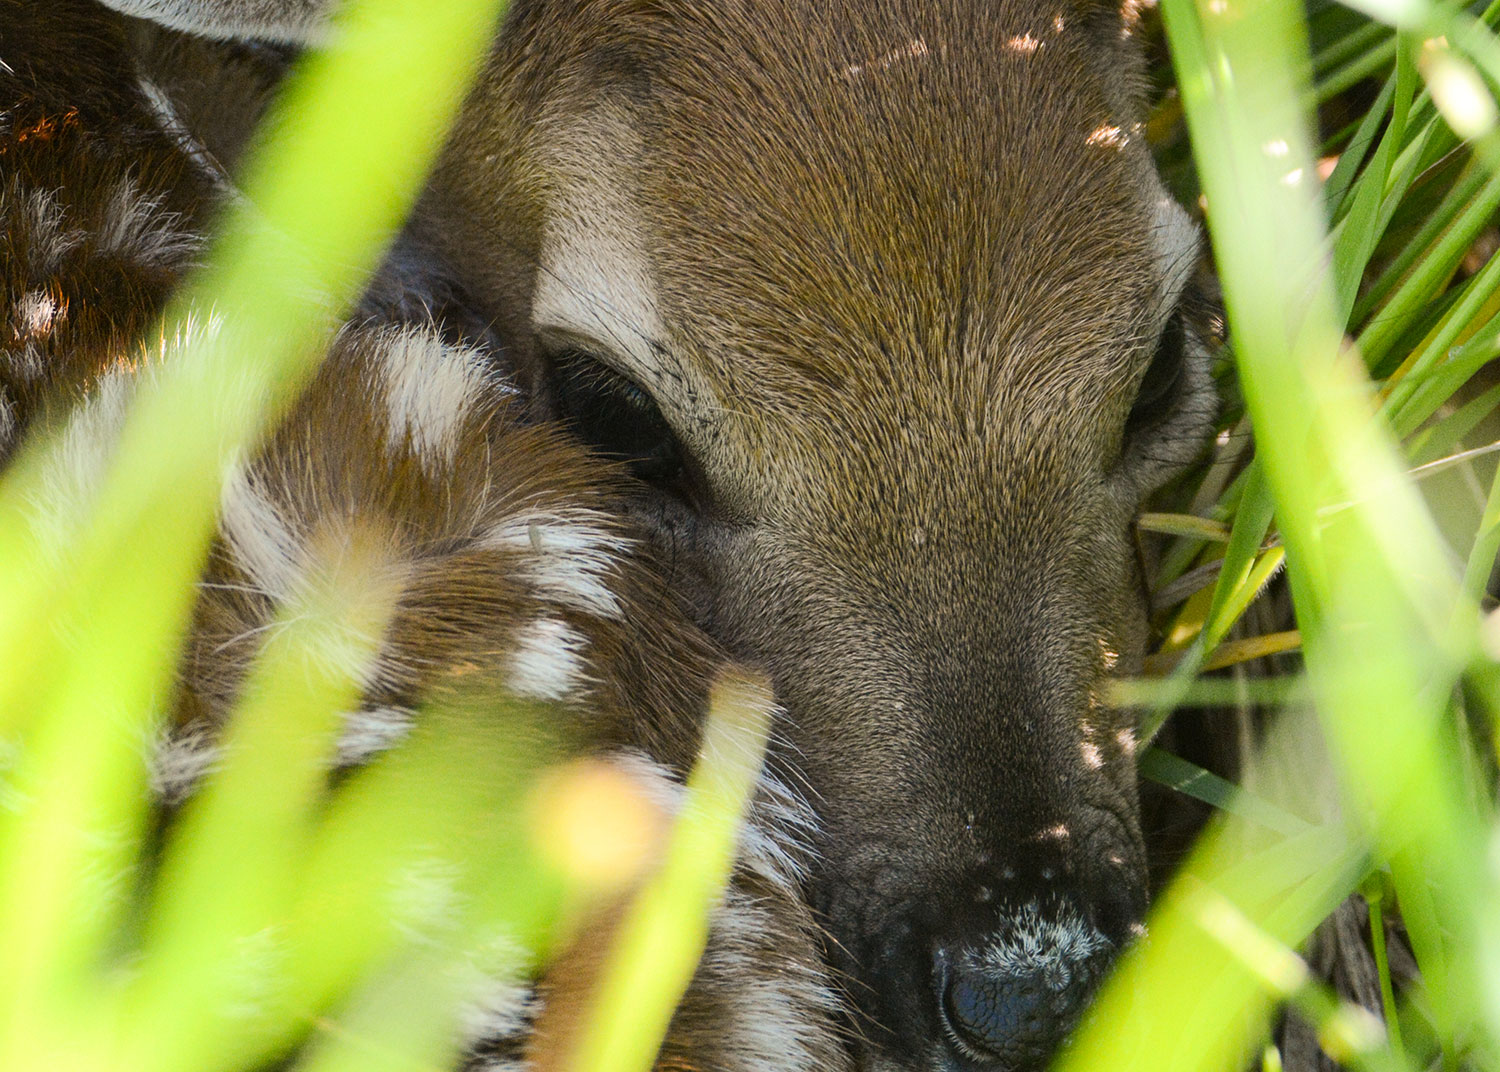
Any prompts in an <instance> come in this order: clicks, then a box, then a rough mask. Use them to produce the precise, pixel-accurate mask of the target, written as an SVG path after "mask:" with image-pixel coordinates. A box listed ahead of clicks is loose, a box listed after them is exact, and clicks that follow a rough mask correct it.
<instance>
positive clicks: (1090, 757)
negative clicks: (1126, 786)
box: [1078, 741, 1104, 770]
mask: <svg viewBox="0 0 1500 1072" xmlns="http://www.w3.org/2000/svg"><path fill="white" fill-rule="evenodd" d="M1078 751H1079V752H1080V753H1082V755H1083V765H1084V766H1085V767H1088V768H1089V769H1090V770H1098V769H1099V768H1100V767H1102V766H1104V756H1103V755H1102V754H1101V753H1100V752H1099V746H1098V745H1096V744H1094V743H1093V742H1091V741H1084V742H1083V743H1082V744H1080V745H1079V746H1078Z"/></svg>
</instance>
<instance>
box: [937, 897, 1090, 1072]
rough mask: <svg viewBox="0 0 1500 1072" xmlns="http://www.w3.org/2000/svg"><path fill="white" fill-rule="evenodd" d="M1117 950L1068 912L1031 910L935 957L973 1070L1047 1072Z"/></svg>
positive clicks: (952, 1034) (944, 1009)
mask: <svg viewBox="0 0 1500 1072" xmlns="http://www.w3.org/2000/svg"><path fill="white" fill-rule="evenodd" d="M1114 952H1115V946H1114V943H1113V942H1111V941H1110V940H1109V939H1108V938H1106V937H1105V936H1104V935H1103V934H1102V933H1100V932H1099V931H1098V930H1097V929H1095V928H1094V926H1093V925H1092V924H1090V923H1088V922H1087V921H1085V920H1084V919H1083V918H1082V917H1081V916H1078V915H1077V914H1075V913H1073V912H1071V911H1069V910H1067V909H1066V908H1062V909H1054V910H1053V911H1051V912H1045V911H1044V910H1043V909H1042V908H1041V907H1039V906H1038V905H1036V904H1035V903H1032V904H1029V905H1026V906H1025V907H1023V908H1021V909H1020V910H1018V911H1017V912H1016V913H1015V914H1013V915H1012V916H1011V917H1010V918H1008V919H1006V920H1005V922H1004V923H1003V924H1002V926H1001V928H1000V929H998V930H997V931H996V932H994V933H993V934H991V935H989V936H987V937H986V938H985V939H983V940H982V941H980V942H978V943H974V942H972V941H971V942H969V943H966V944H965V945H964V946H962V947H959V948H957V949H939V950H938V951H937V952H936V954H935V961H936V964H935V968H936V980H937V985H938V999H939V1003H940V1015H941V1017H942V1020H943V1023H944V1024H945V1026H946V1027H947V1029H948V1031H947V1034H948V1035H949V1041H950V1042H952V1043H953V1044H954V1048H955V1049H956V1050H957V1051H958V1052H959V1053H960V1054H961V1055H962V1056H963V1057H965V1058H967V1059H968V1061H969V1062H970V1063H972V1064H977V1065H979V1066H980V1067H983V1068H992V1067H993V1068H1003V1069H1007V1070H1019V1069H1031V1068H1041V1067H1042V1066H1043V1065H1045V1064H1046V1062H1047V1059H1048V1058H1049V1057H1050V1056H1051V1055H1052V1054H1053V1052H1054V1051H1055V1050H1056V1049H1057V1047H1058V1045H1059V1044H1060V1043H1061V1042H1062V1040H1063V1038H1064V1037H1065V1036H1066V1035H1067V1034H1068V1032H1069V1031H1071V1030H1072V1029H1073V1027H1074V1025H1075V1024H1076V1023H1077V1022H1078V1017H1079V1015H1080V1014H1081V1013H1082V1012H1083V1009H1084V1007H1085V1006H1086V1005H1087V1004H1088V1002H1089V999H1090V998H1092V997H1093V994H1094V991H1095V990H1096V989H1098V986H1099V983H1100V981H1101V980H1102V979H1103V978H1104V975H1105V973H1106V972H1107V970H1108V968H1109V964H1110V961H1111V960H1112V958H1113V955H1114Z"/></svg>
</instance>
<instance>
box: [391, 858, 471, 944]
mask: <svg viewBox="0 0 1500 1072" xmlns="http://www.w3.org/2000/svg"><path fill="white" fill-rule="evenodd" d="M461 879H462V874H461V872H460V870H459V868H458V867H457V865H455V864H453V863H452V862H450V861H447V860H435V859H425V860H414V861H412V862H411V863H409V864H407V865H406V866H405V867H403V868H401V870H400V871H399V872H397V873H396V874H395V875H394V876H392V879H391V886H390V889H389V891H388V893H387V903H388V904H389V906H390V919H391V922H392V923H393V924H394V925H395V927H396V929H397V930H399V931H400V932H401V933H402V934H404V935H405V936H406V937H407V938H410V939H413V940H417V941H421V940H422V939H424V938H426V937H429V936H430V935H431V934H432V933H434V932H439V931H446V930H449V929H451V928H452V927H453V926H454V925H455V924H456V923H457V922H458V921H459V919H460V918H461V916H462V913H463V907H464V895H463V894H462V893H461V892H460V889H461V885H462V883H461Z"/></svg>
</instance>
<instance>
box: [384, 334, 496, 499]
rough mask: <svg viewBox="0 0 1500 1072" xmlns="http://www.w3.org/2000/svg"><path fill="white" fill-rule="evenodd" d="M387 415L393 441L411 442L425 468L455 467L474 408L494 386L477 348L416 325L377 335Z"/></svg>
mask: <svg viewBox="0 0 1500 1072" xmlns="http://www.w3.org/2000/svg"><path fill="white" fill-rule="evenodd" d="M379 346H380V356H381V358H382V361H381V365H380V373H381V377H382V379H383V381H384V383H383V386H384V389H385V400H386V417H387V419H388V421H389V423H390V435H391V439H392V441H394V442H400V441H401V440H403V439H406V440H409V441H410V442H411V445H412V448H413V449H414V450H415V451H416V454H417V457H418V458H419V459H420V460H421V462H422V465H423V468H425V469H426V470H427V471H428V473H429V474H431V475H434V476H438V475H441V474H442V473H443V472H444V471H445V470H446V469H447V468H449V467H450V466H452V464H453V459H454V456H455V455H456V453H457V451H458V444H459V438H460V433H461V432H462V431H463V427H464V422H465V421H467V420H468V418H469V413H470V410H471V409H472V408H473V406H474V403H475V402H476V401H477V400H478V399H479V397H480V396H481V395H482V394H483V393H484V392H485V391H486V389H488V388H490V387H491V386H497V387H498V386H502V385H499V384H498V383H496V384H491V382H490V380H491V377H489V376H488V375H487V374H486V370H485V365H484V361H483V359H482V358H481V356H480V355H479V354H478V353H477V352H476V351H474V350H471V349H467V348H464V347H456V346H446V345H444V344H443V341H442V340H441V339H440V338H438V337H437V336H436V335H434V334H433V333H431V332H429V331H423V330H420V329H416V328H410V329H406V330H396V331H386V332H382V333H381V335H380V338H379Z"/></svg>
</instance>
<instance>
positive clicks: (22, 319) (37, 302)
mask: <svg viewBox="0 0 1500 1072" xmlns="http://www.w3.org/2000/svg"><path fill="white" fill-rule="evenodd" d="M57 313H58V308H57V302H56V301H55V300H54V299H53V298H52V295H50V294H48V293H47V292H46V291H45V290H32V291H28V292H27V293H25V294H23V295H21V297H20V298H19V299H17V301H16V327H17V329H19V332H20V334H21V336H22V337H23V338H30V339H43V338H46V337H47V336H48V335H50V334H51V333H52V324H53V322H54V321H55V320H56V319H57Z"/></svg>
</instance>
